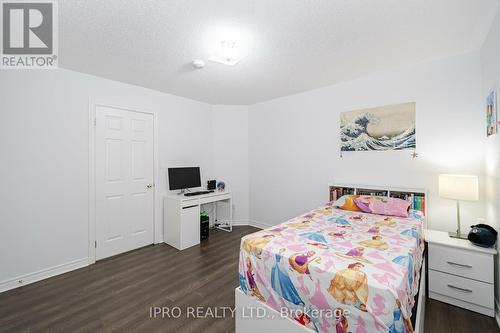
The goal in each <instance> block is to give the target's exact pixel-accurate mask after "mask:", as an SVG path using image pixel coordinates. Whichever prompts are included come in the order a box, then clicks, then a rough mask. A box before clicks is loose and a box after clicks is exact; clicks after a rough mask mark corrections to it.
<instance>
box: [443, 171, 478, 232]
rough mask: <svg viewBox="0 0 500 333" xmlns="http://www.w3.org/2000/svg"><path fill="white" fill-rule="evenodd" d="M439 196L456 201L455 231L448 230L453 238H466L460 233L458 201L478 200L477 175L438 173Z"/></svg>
mask: <svg viewBox="0 0 500 333" xmlns="http://www.w3.org/2000/svg"><path fill="white" fill-rule="evenodd" d="M439 196H440V197H441V198H446V199H453V200H456V201H457V231H456V232H449V233H448V235H449V236H450V237H453V238H462V239H467V235H462V234H461V233H460V201H477V200H479V181H478V178H477V176H467V175H439Z"/></svg>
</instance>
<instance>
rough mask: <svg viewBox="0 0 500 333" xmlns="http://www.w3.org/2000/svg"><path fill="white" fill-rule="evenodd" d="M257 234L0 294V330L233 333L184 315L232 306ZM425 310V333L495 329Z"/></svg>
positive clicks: (164, 250)
mask: <svg viewBox="0 0 500 333" xmlns="http://www.w3.org/2000/svg"><path fill="white" fill-rule="evenodd" d="M256 230H257V229H255V228H252V227H235V228H234V231H233V232H232V233H225V232H223V231H211V234H210V238H209V240H208V241H206V242H203V243H202V244H201V245H200V246H195V247H192V248H190V249H187V250H185V251H182V252H179V251H177V250H175V249H174V248H172V247H170V246H168V245H164V244H163V245H155V246H148V247H145V248H142V249H139V250H136V251H132V252H129V253H126V254H123V255H119V256H116V257H113V258H110V259H106V260H103V261H100V262H98V263H97V264H95V265H92V266H89V267H85V268H82V269H79V270H76V271H73V272H69V273H66V274H63V275H60V276H56V277H54V278H51V279H47V280H44V281H41V282H38V283H34V284H31V285H27V286H25V287H21V288H18V289H14V290H11V291H8V292H5V293H2V294H0V332H43V331H50V332H103V331H105V332H110V331H121V332H202V331H203V332H217V333H218V332H234V320H233V319H232V318H231V316H226V317H225V318H216V319H213V318H211V316H210V314H209V313H208V314H207V313H206V312H204V314H206V315H207V318H197V319H192V318H186V317H187V312H186V311H187V309H188V308H189V307H192V308H196V307H204V309H205V311H206V309H207V308H208V307H210V308H215V307H218V308H219V309H223V308H224V307H228V308H233V307H234V288H235V287H236V286H237V285H238V278H237V271H238V255H239V245H240V238H241V237H242V236H243V235H246V234H248V233H251V232H254V231H256ZM151 307H170V308H171V309H176V310H173V312H171V313H170V315H177V312H175V311H178V310H177V308H178V309H179V310H180V311H181V314H180V318H178V319H174V318H170V319H169V318H166V317H165V318H161V317H157V318H151V317H150V309H151ZM174 307H176V308H174ZM228 311H229V310H228ZM228 313H229V312H228ZM426 313H427V316H426V332H431V333H438V332H439V333H442V332H464V333H465V332H471V331H472V332H474V331H477V332H481V333H484V332H500V330H498V328H497V325H496V322H495V320H494V319H493V318H489V317H485V316H481V315H478V314H475V313H472V312H468V311H466V310H462V309H459V308H456V307H452V306H449V305H446V304H443V303H440V302H434V301H427V311H426ZM213 315H215V313H213ZM217 315H218V316H220V315H221V313H217ZM258 333H264V332H258Z"/></svg>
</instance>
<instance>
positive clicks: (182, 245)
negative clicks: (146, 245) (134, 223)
mask: <svg viewBox="0 0 500 333" xmlns="http://www.w3.org/2000/svg"><path fill="white" fill-rule="evenodd" d="M210 203H213V204H214V205H215V207H214V218H215V222H216V223H219V224H220V226H219V227H218V228H219V229H221V230H224V231H228V232H231V231H232V230H233V227H232V220H233V213H232V212H233V210H232V204H231V193H230V192H214V193H209V194H202V195H196V196H191V197H186V196H184V195H177V194H173V195H167V196H165V198H164V201H163V238H164V241H165V243H167V244H168V245H171V246H173V247H175V248H176V249H178V250H184V249H187V248H188V247H191V246H194V245H197V244H199V243H200V206H201V205H204V204H210ZM219 203H220V204H222V205H221V206H223V208H225V210H224V213H225V214H224V217H225V219H224V220H223V221H222V223H221V221H218V216H217V210H218V209H217V207H218V204H219Z"/></svg>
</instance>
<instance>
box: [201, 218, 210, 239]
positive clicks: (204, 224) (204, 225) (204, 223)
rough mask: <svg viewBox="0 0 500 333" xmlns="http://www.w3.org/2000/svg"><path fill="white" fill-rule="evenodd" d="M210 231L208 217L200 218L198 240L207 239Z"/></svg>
mask: <svg viewBox="0 0 500 333" xmlns="http://www.w3.org/2000/svg"><path fill="white" fill-rule="evenodd" d="M209 229H210V220H209V217H208V216H200V239H201V240H205V239H207V238H208V233H209Z"/></svg>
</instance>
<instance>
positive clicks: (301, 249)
mask: <svg viewBox="0 0 500 333" xmlns="http://www.w3.org/2000/svg"><path fill="white" fill-rule="evenodd" d="M410 216H411V217H409V218H400V217H391V216H381V215H374V214H367V213H361V212H352V211H345V210H340V209H336V208H333V207H332V206H331V205H326V206H323V207H320V208H318V209H315V210H313V211H311V212H309V213H307V214H304V215H302V216H299V217H296V218H294V219H291V220H289V221H287V222H285V223H282V224H280V225H277V226H274V227H272V228H269V229H265V230H261V231H259V232H256V233H253V234H250V235H247V236H245V237H243V238H242V240H241V249H240V261H239V276H240V288H241V290H242V291H243V292H244V293H246V294H247V295H249V296H251V297H254V298H256V299H258V300H259V301H261V302H263V303H265V304H267V305H268V306H270V307H271V308H273V309H275V310H277V311H278V312H280V313H281V314H283V315H286V316H288V317H290V319H292V320H295V321H297V322H298V323H300V324H302V325H304V326H307V327H308V328H310V329H312V330H314V331H317V332H337V333H340V332H356V333H362V332H391V333H403V332H412V331H413V328H412V325H411V321H410V317H411V310H412V308H413V305H414V299H415V295H416V294H417V292H418V281H419V278H420V276H419V272H420V267H421V265H422V253H423V249H424V242H423V231H422V230H423V226H422V225H423V217H422V215H420V213H419V212H411V213H410Z"/></svg>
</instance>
